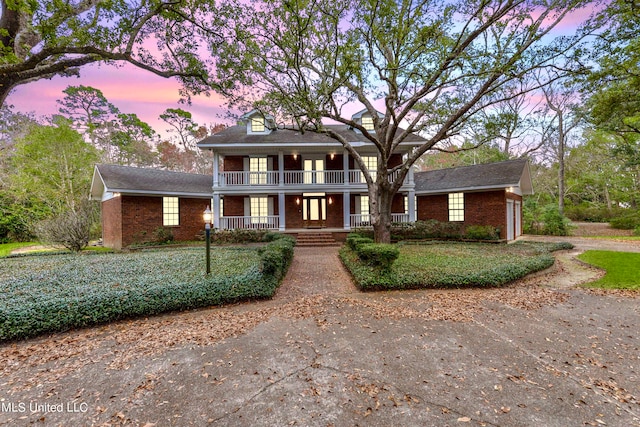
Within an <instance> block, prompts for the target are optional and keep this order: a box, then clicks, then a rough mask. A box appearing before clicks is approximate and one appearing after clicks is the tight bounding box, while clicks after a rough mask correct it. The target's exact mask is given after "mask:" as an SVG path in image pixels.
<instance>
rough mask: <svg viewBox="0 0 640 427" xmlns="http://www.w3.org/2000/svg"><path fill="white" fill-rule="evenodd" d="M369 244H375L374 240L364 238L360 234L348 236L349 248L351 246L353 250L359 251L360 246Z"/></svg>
mask: <svg viewBox="0 0 640 427" xmlns="http://www.w3.org/2000/svg"><path fill="white" fill-rule="evenodd" d="M367 243H373V239H371V238H369V237H362V236H360V235H359V234H351V233H350V234H349V235H348V236H347V246H349V247H350V248H351V249H352V250H354V251H355V250H357V249H358V247H359V246H360V245H364V244H367Z"/></svg>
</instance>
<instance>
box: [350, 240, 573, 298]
mask: <svg viewBox="0 0 640 427" xmlns="http://www.w3.org/2000/svg"><path fill="white" fill-rule="evenodd" d="M567 247H570V245H567V244H557V245H556V244H554V245H549V244H546V243H532V244H530V243H524V242H523V243H521V242H518V243H514V244H511V245H489V244H487V243H459V242H453V243H443V242H427V243H421V244H407V245H403V246H401V247H400V248H399V250H400V256H399V257H398V259H397V260H396V261H395V262H394V264H393V265H392V266H391V267H390V268H389V269H387V270H384V269H380V268H376V267H374V266H371V265H369V264H367V263H366V262H364V261H363V260H361V259H360V258H359V257H358V255H357V254H356V252H355V251H352V250H350V249H349V248H348V247H346V246H345V247H343V248H342V249H341V250H340V259H341V260H342V262H343V264H344V265H345V267H346V268H347V270H349V272H350V273H351V275H352V276H353V278H354V280H355V283H356V285H357V286H358V287H359V288H360V289H361V290H363V291H368V290H382V289H416V288H443V287H445V288H448V287H456V288H458V287H469V286H473V287H489V286H501V285H504V284H506V283H509V282H511V281H513V280H516V279H519V278H521V277H523V276H525V275H526V274H528V273H531V272H534V271H539V270H542V269H545V268H547V267H549V266H551V265H553V262H554V257H553V256H552V255H551V254H550V252H551V251H553V250H558V249H563V248H567Z"/></svg>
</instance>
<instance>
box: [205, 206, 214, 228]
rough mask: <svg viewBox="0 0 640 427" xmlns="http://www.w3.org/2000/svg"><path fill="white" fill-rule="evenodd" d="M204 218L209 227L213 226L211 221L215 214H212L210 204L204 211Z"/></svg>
mask: <svg viewBox="0 0 640 427" xmlns="http://www.w3.org/2000/svg"><path fill="white" fill-rule="evenodd" d="M202 218H203V219H204V223H205V224H206V225H208V226H209V227H211V221H212V220H213V215H212V214H211V209H210V208H209V205H207V209H205V210H204V213H203V214H202Z"/></svg>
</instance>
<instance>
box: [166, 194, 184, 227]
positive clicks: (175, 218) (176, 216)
mask: <svg viewBox="0 0 640 427" xmlns="http://www.w3.org/2000/svg"><path fill="white" fill-rule="evenodd" d="M162 225H163V226H164V227H175V226H178V225H180V198H179V197H163V198H162Z"/></svg>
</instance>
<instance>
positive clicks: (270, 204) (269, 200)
mask: <svg viewBox="0 0 640 427" xmlns="http://www.w3.org/2000/svg"><path fill="white" fill-rule="evenodd" d="M267 215H269V216H273V197H269V198H267Z"/></svg>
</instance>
